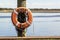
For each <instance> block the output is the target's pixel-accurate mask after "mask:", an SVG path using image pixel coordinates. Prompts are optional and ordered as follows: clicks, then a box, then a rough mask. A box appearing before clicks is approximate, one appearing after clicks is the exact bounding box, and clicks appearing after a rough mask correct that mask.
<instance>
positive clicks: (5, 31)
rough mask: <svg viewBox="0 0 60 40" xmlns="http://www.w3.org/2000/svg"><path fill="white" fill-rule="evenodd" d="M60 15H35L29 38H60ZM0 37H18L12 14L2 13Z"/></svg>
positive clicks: (27, 31) (27, 33)
mask: <svg viewBox="0 0 60 40" xmlns="http://www.w3.org/2000/svg"><path fill="white" fill-rule="evenodd" d="M59 30H60V13H53V14H52V13H33V23H32V25H31V26H30V27H29V28H27V30H26V35H27V36H60V31H59ZM0 36H17V33H16V30H15V27H14V26H13V24H12V22H11V13H0Z"/></svg>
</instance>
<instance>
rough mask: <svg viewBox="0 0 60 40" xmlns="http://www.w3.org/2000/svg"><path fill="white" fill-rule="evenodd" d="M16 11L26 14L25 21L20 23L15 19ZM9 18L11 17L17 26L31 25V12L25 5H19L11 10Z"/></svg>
mask: <svg viewBox="0 0 60 40" xmlns="http://www.w3.org/2000/svg"><path fill="white" fill-rule="evenodd" d="M18 12H25V14H26V15H27V21H26V22H24V23H20V22H19V21H18V20H17V16H18ZM11 19H12V23H13V24H14V26H16V27H17V28H27V27H29V26H30V25H31V23H32V21H33V17H32V12H31V11H30V10H29V9H27V8H25V7H19V8H16V9H15V10H13V12H12V15H11Z"/></svg>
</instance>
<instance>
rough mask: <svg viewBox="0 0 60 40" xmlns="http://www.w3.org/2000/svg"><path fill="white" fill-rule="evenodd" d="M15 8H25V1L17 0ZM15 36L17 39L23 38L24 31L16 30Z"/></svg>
mask: <svg viewBox="0 0 60 40" xmlns="http://www.w3.org/2000/svg"><path fill="white" fill-rule="evenodd" d="M17 7H26V0H17ZM16 30H17V35H18V37H24V36H25V29H23V30H21V28H20V29H17V28H16Z"/></svg>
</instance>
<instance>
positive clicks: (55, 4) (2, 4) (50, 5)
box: [0, 0, 60, 9]
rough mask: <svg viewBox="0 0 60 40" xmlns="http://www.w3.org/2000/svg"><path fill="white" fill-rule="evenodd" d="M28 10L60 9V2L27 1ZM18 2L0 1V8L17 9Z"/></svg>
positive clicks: (56, 0)
mask: <svg viewBox="0 0 60 40" xmlns="http://www.w3.org/2000/svg"><path fill="white" fill-rule="evenodd" d="M26 4H27V5H26V6H27V7H28V8H49V9H51V8H58V9H59V8H60V0H26ZM16 7H17V0H0V8H16Z"/></svg>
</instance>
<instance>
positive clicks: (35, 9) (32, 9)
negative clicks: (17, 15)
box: [0, 8, 60, 10]
mask: <svg viewBox="0 0 60 40" xmlns="http://www.w3.org/2000/svg"><path fill="white" fill-rule="evenodd" d="M13 9H15V8H0V10H13ZM29 9H30V8H29ZM31 10H60V9H48V8H46V9H43V8H33V9H31Z"/></svg>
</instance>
